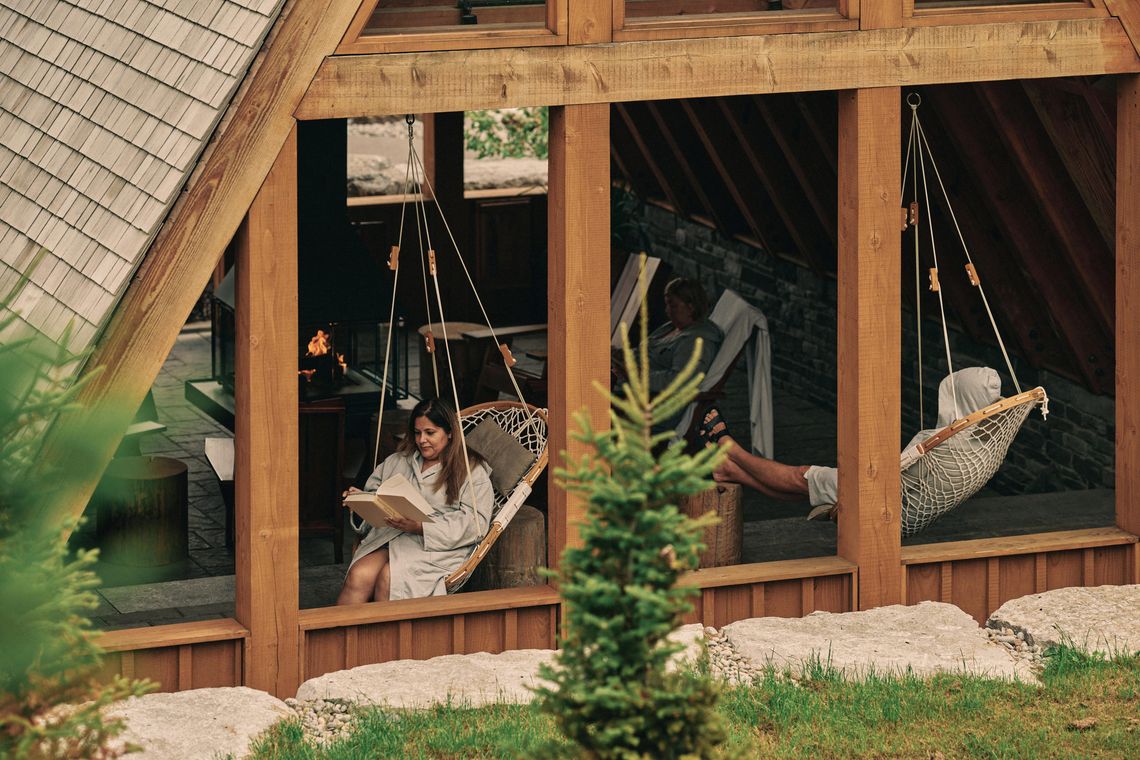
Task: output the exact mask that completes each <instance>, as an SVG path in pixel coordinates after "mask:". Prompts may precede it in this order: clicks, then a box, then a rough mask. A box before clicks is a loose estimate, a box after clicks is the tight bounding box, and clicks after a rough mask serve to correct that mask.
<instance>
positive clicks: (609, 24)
mask: <svg viewBox="0 0 1140 760" xmlns="http://www.w3.org/2000/svg"><path fill="white" fill-rule="evenodd" d="M568 6H569V7H568V8H567V16H569V19H570V28H569V31H568V35H569V37H570V40H569V41H570V44H571V45H587V44H590V43H592V42H613V38H614V24H613V16H614V9H613V2H612V0H569V2H568ZM622 15H623V17H624V10H623V11H622Z"/></svg>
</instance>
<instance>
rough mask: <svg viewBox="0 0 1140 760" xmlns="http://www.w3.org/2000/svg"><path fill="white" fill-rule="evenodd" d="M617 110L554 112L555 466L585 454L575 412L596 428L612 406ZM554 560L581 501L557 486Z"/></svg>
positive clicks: (551, 384)
mask: <svg viewBox="0 0 1140 760" xmlns="http://www.w3.org/2000/svg"><path fill="white" fill-rule="evenodd" d="M609 139H610V107H609V105H608V104H606V103H600V104H593V105H581V106H563V107H561V108H552V109H551V110H550V164H549V165H550V173H549V188H550V189H549V196H548V203H549V211H548V214H549V232H548V235H549V242H548V246H547V247H548V250H549V264H548V274H547V278H548V280H547V288H548V294H547V298H548V304H547V323H548V336H549V337H548V339H547V341H548V347H549V356H550V362H549V369H548V372H547V374H548V389H549V390H548V396H549V400H550V418H549V419H550V423H549V424H550V430H549V437H548V440H549V443H548V445H549V447H550V450H551V452H553V454H552V456H551V466H552V467H553V466H556V465H557V464H561V462H560V456H559V454H560V453H561V452H562V451H567V452H569V453H570V455H571V456H575V457H577V456H581V454H582V453H583V447H582V445H581V444H580V443H578V442H577V441H573V440H571V438H570V430H571V428H572V426H573V422H572V419H571V417H572V415H573V414H574V413H576V412H577V411H578V410H579V409H581V408H583V407H585V406H589V409H590V417H591V420H592V423H593V425H594V427H595V428H596V429H600V430H604V429H605V428H606V427H608V425H609V416H608V409H607V407H606V404H605V402H604V400H603V398H602V397H601V396H600V395H599V394H598V393H597V392H596V391H595V390H594V389H593V387H592V384H593V381H594V380H599V381H601V382H603V383H606V384H607V385H608V383H609V376H610V375H609V373H610V353H609V346H610V336H609V324H610V323H609V310H610V144H609ZM549 504H550V525H551V527H550V531H551V532H550V538H551V542H550V543H551V546H550V549H551V555H550V559H551V562H552V563H553V562H555V561H556V560H557V557H558V556H559V555H560V554H561V552H562V550H563V549H564V548H565V547H566V545H567V544H573V543H575V542H576V541H577V538H578V533H577V528H576V526H577V524H578V523H580V522H581V519H582V514H583V510H582V505H581V501H580V499H577V498H571V497H570V496H569V495H568V494H567V493H566V492H565V491H563V490H562V489H560V488H557V487H556V486H554V485H553V484H552V485H551V487H550V502H549Z"/></svg>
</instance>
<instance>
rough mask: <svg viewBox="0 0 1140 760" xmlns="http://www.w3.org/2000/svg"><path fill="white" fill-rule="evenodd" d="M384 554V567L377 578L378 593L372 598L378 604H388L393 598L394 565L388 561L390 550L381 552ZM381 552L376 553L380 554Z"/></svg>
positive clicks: (386, 549)
mask: <svg viewBox="0 0 1140 760" xmlns="http://www.w3.org/2000/svg"><path fill="white" fill-rule="evenodd" d="M380 552H383V553H384V566H383V567H381V568H380V573H379V574H378V575H377V576H376V593H375V594H373V596H372V598H373V599H374V600H375V601H377V602H386V601H388V600H389V599H391V598H392V563H391V562H389V561H388V548H387V547H385V548H383V549H381V550H380ZM380 552H376V553H377V554H379V553H380Z"/></svg>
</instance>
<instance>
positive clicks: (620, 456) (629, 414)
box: [539, 255, 724, 759]
mask: <svg viewBox="0 0 1140 760" xmlns="http://www.w3.org/2000/svg"><path fill="white" fill-rule="evenodd" d="M641 264H642V272H643V273H644V266H645V258H644V255H643V256H642V262H641ZM640 287H641V290H642V307H641V343H640V346H639V351H638V354H639V355H638V357H637V358H636V359H635V358H634V354H633V352H632V351H631V349H630V345H629V339H628V335H626V333H625V330H624V327H623V346H624V357H625V366H626V370H627V373H628V376H629V381H628V382H626V383H624V384H623V386H622V393H621V394H620V395H614V394H608V393H606V391H605V389H604V388H602V387H601V386H599V390H600V391H601V392H602V393H604V394H606V395H607V396H608V398H609V402H610V404H611V413H610V420H611V429H610V430H608V431H595V430H593V429H592V428H591V426H590V422H589V418H588V417H587V415H585V414H584V413H579V414H578V415H577V417H576V419H577V422H578V425H579V427H580V428H581V431H580V432H578V433H576V434H575V437H576V438H577V439H578V440H580V441H583V442H584V443H586V444H587V445H589V446H590V448H591V449H592V451H591V452H590V453H588V454H586V455H584V456H583V457H582V458H581V459H577V460H574V459H572V458H571V457H569V456H566V455H565V454H564V456H565V458H566V462H567V466H566V467H565V468H560V469H558V470H557V471H556V473H555V474H556V476H557V477H558V478H559V479H560V483H561V484H562V485H563V486H564V487H565V488H566V489H567V490H568V491H571V492H574V493H578V494H581V495H582V496H583V498H585V500H586V502H587V508H586V515H585V521H584V523H583V524H582V525H581V537H582V545H581V546H580V547H572V548H568V549H566V551H564V552H563V554H562V564H561V570H560V572H559V574H558V577H559V583H560V589H561V593H562V598H563V600H564V605H563V611H564V613H563V614H564V618H563V632H562V635H563V639H562V642H561V650H560V651H559V652H558V655H557V658H556V659H557V666H556V668H545V669H544V671H543V677H544V678H546V679H547V680H549V681H552V682H553V684H554V685H553V686H552V687H549V688H543V689H540V690H539V696H540V700H541V704H542V709H543V710H544V711H545V712H547V713H549V714H551V715H552V716H553V717H554V720H555V722H556V723H557V724H558V726H559V728H560V729H561V731H562V733H563V734H564V735H565V736H566V737H567V738H568V739H569V740H570V741H571V742H573V743H574V744H575V745H576V747H577V749H578V751H579V752H580V753H581V754H582V755H584V756H586V757H596V758H655V759H656V758H684V757H711V756H714V755H715V754H716V752H717V748H718V746H719V745H720V743H721V742H722V741H723V740H724V730H723V728H722V726H721V723H720V718H719V716H718V715H717V714H716V711H715V707H716V700H717V689H716V687H715V686H714V685H713V684H712V683H711V682H710V681H709V679H708V678H707V676H704V675H702V674H700V673H698V672H696V671H694V670H693V669H691V668H681V669H673V672H667V671H666V667H665V666H666V662H667V661H668V659H669V657H670V656H671V655H672V654H674V653H676V652H678V651H680V649H681V648H682V647H681V645H677V644H670V643H668V642H667V641H666V637H667V636H668V635H669V633H670V632H672V631H673V629H674V628H676V627H677V625H678V623H679V621H680V618H681V616H682V615H683V614H684V613H686V612H688V611H690V610H691V609H692V605H691V602H690V600H691V599H692V598H693V597H694V596H695V595H696V594H698V593H699V592H698V590H697V589H696V588H694V587H691V586H678V585H677V581H678V579H679V577H680V576H681V575H682V574H683V573H684V572H686V571H688V570H693V569H695V568H696V567H697V563H698V557H699V553H700V551H701V550H702V549H703V548H704V546H703V545H702V543H701V539H702V535H703V532H704V529H705V527H706V526H707V525H709V524H710V522H713V521H715V519H716V518H715V517H714V516H712V515H711V514H710V515H706V516H705V517H703V518H701V519H699V520H691V519H689V518H688V517H686V516H685V514H684V513H682V512H681V511H680V510H679V509H678V502H679V501H680V500H681V499H682V498H683V497H685V496H688V495H690V494H693V493H698V492H700V491H703V490H705V489H707V488H710V487H711V486H712V485H713V484H712V482H711V481H710V479H709V478H710V475H711V473H712V471H713V468H714V467H715V466H716V465H717V464H718V463H719V462H720V460H721V457H722V454H721V453H720V451H719V450H717V449H714V448H709V449H705V450H703V451H701V452H700V453H698V454H696V455H695V456H689V455H687V454H685V452H684V441H679V440H678V441H673V440H672V437H673V436H672V433H660V434H657V435H654V434H653V433H652V425H653V423H654V421H656V420H666V419H669V418H670V417H672V416H673V415H674V414H676V413H677V412H679V411H680V410H682V409H684V407H685V406H686V405H687V404H688V403H689V402H690V401H691V400H692V399H693V397H694V396H695V395H696V392H697V387H698V386H699V384H700V382H701V380H702V378H703V376H702V375H701V374H698V373H696V372H695V368H696V364H697V359H698V357H699V356H700V350H701V346H700V342H699V340H698V343H697V346H696V348H695V350H694V354H693V356H692V358H691V359H690V360H689V363H688V365H687V366H686V368H685V369H684V370H683V371H682V372H681V374H680V375H678V377H677V378H676V379H675V380H674V381H673V382H672V383H671V384H670V385H669V387H668V388H666V389H665V390H663V391H662V392H661V393H660V394H658V395H657V396H651V395H650V392H649V369H648V367H649V362H648V340H647V335H648V330H647V327H646V317H647V313H646V311H647V309H646V299H645V287H646V285H645V281H644V276H642V278H641V282H640ZM662 449H663V450H662ZM655 452H659V453H655Z"/></svg>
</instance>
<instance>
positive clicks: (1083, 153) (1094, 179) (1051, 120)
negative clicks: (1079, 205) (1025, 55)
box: [1021, 79, 1116, 251]
mask: <svg viewBox="0 0 1140 760" xmlns="http://www.w3.org/2000/svg"><path fill="white" fill-rule="evenodd" d="M1069 81H1071V82H1072V83H1073V84H1074V85H1075V86H1076V88H1077V90H1076V91H1072V90H1065V89H1062V88H1060V87H1055V86H1053V83H1052V82H1050V81H1048V80H1044V81H1043V80H1033V81H1025V82H1022V83H1021V86H1022V88H1023V89H1024V90H1025V94H1026V96H1027V97H1028V98H1029V100H1030V102H1031V103H1032V104H1033V108H1034V110H1036V112H1037V116H1038V118H1040V119H1041V123H1042V125H1043V126H1044V127H1045V130H1046V131H1047V132H1048V133H1049V137H1050V139H1051V140H1052V141H1053V145H1054V146H1055V147H1056V149H1057V153H1058V155H1060V157H1061V161H1062V163H1063V164H1064V165H1065V170H1066V171H1067V173H1068V175H1069V176H1070V177H1072V179H1073V185H1075V186H1076V189H1077V192H1078V193H1080V196H1081V199H1082V200H1083V201H1084V205H1085V208H1087V209H1088V212H1089V215H1090V216H1091V217H1092V219H1093V222H1094V224H1095V225H1096V228H1097V231H1098V232H1099V233H1100V236H1101V241H1102V242H1103V245H1104V246H1105V247H1106V248H1107V249H1108V250H1110V251H1111V250H1112V248H1114V247H1115V245H1116V242H1115V241H1116V224H1115V220H1114V218H1113V212H1114V207H1115V200H1114V199H1115V197H1116V196H1115V187H1114V182H1115V177H1116V172H1115V155H1116V153H1115V147H1116V140H1115V136H1116V135H1115V130H1105V129H1104V127H1103V122H1102V120H1101V119H1102V118H1103V112H1104V109H1103V106H1102V105H1101V103H1100V100H1099V95H1098V94H1097V93H1096V91H1095V90H1094V89H1093V88H1092V86H1091V85H1090V84H1089V83H1088V82H1087V81H1086V80H1083V79H1082V80H1069ZM1098 111H1099V112H1100V113H1097V112H1098Z"/></svg>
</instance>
